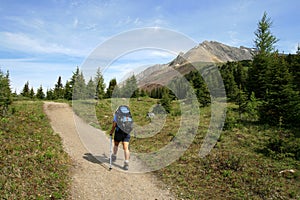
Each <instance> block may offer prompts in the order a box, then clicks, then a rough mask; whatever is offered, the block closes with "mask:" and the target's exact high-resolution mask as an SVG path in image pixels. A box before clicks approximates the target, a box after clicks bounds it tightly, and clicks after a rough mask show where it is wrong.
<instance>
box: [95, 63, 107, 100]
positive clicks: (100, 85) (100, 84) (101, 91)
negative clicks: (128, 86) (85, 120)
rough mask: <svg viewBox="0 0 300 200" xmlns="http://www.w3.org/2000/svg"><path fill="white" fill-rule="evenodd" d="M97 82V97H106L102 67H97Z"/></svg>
mask: <svg viewBox="0 0 300 200" xmlns="http://www.w3.org/2000/svg"><path fill="white" fill-rule="evenodd" d="M95 84H96V97H97V98H98V99H103V98H104V97H105V83H104V78H103V75H102V73H101V70H100V68H98V69H97V73H96V77H95Z"/></svg>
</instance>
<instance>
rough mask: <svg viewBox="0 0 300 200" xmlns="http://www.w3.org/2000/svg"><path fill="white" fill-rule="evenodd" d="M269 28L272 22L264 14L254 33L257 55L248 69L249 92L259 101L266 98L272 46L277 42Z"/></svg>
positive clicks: (273, 48)
mask: <svg viewBox="0 0 300 200" xmlns="http://www.w3.org/2000/svg"><path fill="white" fill-rule="evenodd" d="M271 26H272V21H271V19H270V18H268V17H267V13H266V12H265V13H264V15H263V17H262V19H261V20H260V21H259V23H258V28H257V30H256V31H255V36H256V38H255V40H254V43H255V46H256V49H257V53H256V54H255V55H254V58H253V65H252V66H251V68H250V69H249V88H248V89H249V92H250V93H251V92H252V91H253V92H254V93H255V95H257V97H258V98H261V99H264V98H266V92H267V84H268V82H269V81H270V80H268V76H267V74H269V73H270V70H271V69H270V65H271V62H272V59H273V58H272V54H273V53H274V50H275V47H274V45H275V43H276V42H277V41H278V39H277V38H276V37H275V36H274V35H272V33H271V31H270V28H271Z"/></svg>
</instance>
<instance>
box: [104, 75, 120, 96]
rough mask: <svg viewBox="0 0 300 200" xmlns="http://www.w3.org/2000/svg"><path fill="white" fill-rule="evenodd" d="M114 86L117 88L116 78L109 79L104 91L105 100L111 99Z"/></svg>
mask: <svg viewBox="0 0 300 200" xmlns="http://www.w3.org/2000/svg"><path fill="white" fill-rule="evenodd" d="M116 86H117V80H116V78H113V79H111V80H110V81H109V84H108V88H107V90H106V94H105V97H106V98H111V97H112V94H113V92H114V89H115V87H116Z"/></svg>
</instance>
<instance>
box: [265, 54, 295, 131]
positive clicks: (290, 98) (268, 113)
mask: <svg viewBox="0 0 300 200" xmlns="http://www.w3.org/2000/svg"><path fill="white" fill-rule="evenodd" d="M272 57H273V59H272V65H270V71H269V73H268V74H267V76H268V80H269V81H268V83H267V93H266V98H265V99H264V104H263V106H262V107H261V108H260V110H259V111H260V116H261V117H260V119H261V121H262V122H265V123H268V124H272V125H279V122H280V121H281V122H282V123H283V124H290V123H291V122H289V120H290V119H291V117H289V116H290V113H294V112H293V111H294V109H297V108H296V107H297V103H299V102H298V99H299V93H298V92H296V91H295V90H294V89H293V85H292V80H293V78H292V75H291V74H290V72H289V70H288V67H287V62H286V61H285V59H284V58H283V57H282V56H279V55H278V54H273V56H272ZM295 106H296V107H295ZM281 122H280V123H281Z"/></svg>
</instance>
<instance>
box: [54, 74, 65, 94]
mask: <svg viewBox="0 0 300 200" xmlns="http://www.w3.org/2000/svg"><path fill="white" fill-rule="evenodd" d="M53 97H54V98H55V99H63V98H64V86H63V84H62V81H61V76H59V77H58V80H57V83H56V84H55V87H54V91H53Z"/></svg>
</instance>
